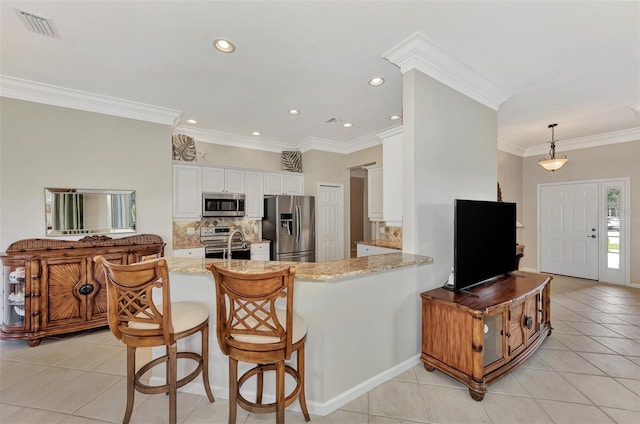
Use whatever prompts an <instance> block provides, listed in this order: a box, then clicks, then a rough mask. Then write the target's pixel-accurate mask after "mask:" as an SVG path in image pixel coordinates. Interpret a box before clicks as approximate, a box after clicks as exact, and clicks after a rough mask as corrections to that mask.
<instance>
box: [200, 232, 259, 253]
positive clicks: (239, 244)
mask: <svg viewBox="0 0 640 424" xmlns="http://www.w3.org/2000/svg"><path fill="white" fill-rule="evenodd" d="M200 241H202V243H203V244H204V255H205V257H206V258H218V259H228V258H231V259H251V249H250V248H249V246H247V241H246V240H245V237H244V234H243V233H242V230H241V229H239V228H231V227H220V226H218V227H201V228H200ZM229 241H231V243H229ZM229 247H231V251H230V253H231V255H229Z"/></svg>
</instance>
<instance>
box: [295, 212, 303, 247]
mask: <svg viewBox="0 0 640 424" xmlns="http://www.w3.org/2000/svg"><path fill="white" fill-rule="evenodd" d="M301 218H302V217H301V213H300V205H296V242H297V243H300V230H301V228H300V219H301Z"/></svg>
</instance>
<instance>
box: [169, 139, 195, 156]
mask: <svg viewBox="0 0 640 424" xmlns="http://www.w3.org/2000/svg"><path fill="white" fill-rule="evenodd" d="M171 140H172V141H173V160H183V161H186V162H193V161H195V159H196V143H195V142H194V141H193V137H189V136H188V135H184V134H174V135H173V136H172V137H171Z"/></svg>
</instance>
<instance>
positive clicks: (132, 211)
mask: <svg viewBox="0 0 640 424" xmlns="http://www.w3.org/2000/svg"><path fill="white" fill-rule="evenodd" d="M54 193H75V194H92V195H104V196H105V199H108V198H109V197H108V196H111V195H125V196H129V204H130V208H129V211H128V216H129V217H130V221H131V222H129V224H130V225H129V226H127V227H122V228H114V227H103V228H82V229H71V230H60V229H54V228H53V222H54V212H55V211H54V208H53V205H52V203H53V194H54ZM44 205H45V206H44V207H45V232H46V235H47V236H74V235H87V234H124V233H135V232H136V192H135V190H101V189H87V188H55V187H45V189H44ZM109 212H110V211H108V210H107V211H105V213H109Z"/></svg>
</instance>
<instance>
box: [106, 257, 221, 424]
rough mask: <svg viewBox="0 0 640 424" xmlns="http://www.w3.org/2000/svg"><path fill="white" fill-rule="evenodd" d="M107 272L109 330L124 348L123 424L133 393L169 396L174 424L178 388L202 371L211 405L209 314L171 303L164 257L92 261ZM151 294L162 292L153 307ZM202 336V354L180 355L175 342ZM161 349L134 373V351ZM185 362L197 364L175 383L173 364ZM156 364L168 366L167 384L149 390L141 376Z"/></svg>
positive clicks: (193, 305)
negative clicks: (118, 262) (121, 262)
mask: <svg viewBox="0 0 640 424" xmlns="http://www.w3.org/2000/svg"><path fill="white" fill-rule="evenodd" d="M93 260H94V261H95V262H97V263H99V264H101V265H102V267H103V269H104V272H105V277H106V278H105V281H106V283H107V297H108V301H107V303H108V321H109V328H110V329H111V332H112V333H113V334H114V335H115V336H116V338H118V339H119V340H121V341H122V342H123V343H124V344H125V345H126V346H127V407H126V410H125V414H124V418H123V420H122V422H123V423H124V424H128V423H129V420H130V419H131V413H132V412H133V401H134V395H135V391H136V390H137V391H139V392H141V393H146V394H157V393H165V394H168V395H169V422H170V423H171V424H175V422H176V406H177V405H176V399H177V389H178V388H180V387H182V386H184V385H185V384H187V383H189V382H191V381H193V380H194V379H195V378H196V377H197V376H198V375H199V374H200V373H202V380H203V382H204V389H205V391H206V393H207V397H208V398H209V401H210V402H214V398H213V393H212V392H211V387H210V386H209V310H208V308H207V307H206V306H205V305H203V304H200V303H197V302H174V303H171V298H170V296H169V272H168V269H167V262H166V260H165V259H164V258H160V259H154V260H150V261H145V262H139V263H135V264H131V265H116V264H112V263H110V262H108V261H107V260H106V259H105V258H104V257H102V256H96V257H95V258H94V259H93ZM153 290H160V291H161V292H162V303H161V304H159V303H156V302H155V301H154V299H153V296H152V291H153ZM197 332H200V333H201V338H202V351H201V352H200V353H196V352H178V350H177V343H176V342H177V341H178V340H180V339H183V338H185V337H187V336H190V335H192V334H195V333H197ZM154 346H165V347H166V354H165V355H163V356H161V357H159V358H156V359H154V360H152V361H151V362H149V363H146V364H144V365H143V366H142V367H141V368H140V369H139V370H138V371H137V372H136V363H135V360H136V348H138V347H154ZM178 358H187V359H191V360H194V361H195V362H196V363H197V364H198V365H197V367H196V369H195V370H193V371H192V372H191V373H190V374H189V375H187V376H185V377H183V378H181V379H179V380H178V376H177V360H178ZM156 365H164V366H166V373H167V375H166V383H165V384H162V385H158V386H150V385H147V384H145V383H143V382H142V381H141V377H142V376H143V375H144V374H145V373H146V372H147V371H149V370H150V369H152V368H153V367H155V366H156Z"/></svg>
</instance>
